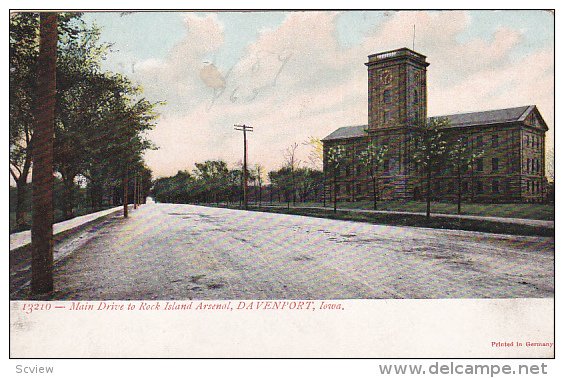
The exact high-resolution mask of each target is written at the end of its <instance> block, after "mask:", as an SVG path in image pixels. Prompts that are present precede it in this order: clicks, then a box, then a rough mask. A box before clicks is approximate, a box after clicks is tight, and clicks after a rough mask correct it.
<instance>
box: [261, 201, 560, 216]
mask: <svg viewBox="0 0 564 378" xmlns="http://www.w3.org/2000/svg"><path fill="white" fill-rule="evenodd" d="M264 204H265V205H268V204H269V203H268V202H265V203H264ZM274 205H279V203H278V202H274ZM280 205H282V206H285V205H286V204H285V203H282V204H280ZM290 206H291V207H294V205H293V204H290ZM310 206H314V207H317V206H323V203H319V202H299V203H298V202H297V203H296V207H310ZM426 206H427V205H426V203H425V202H419V201H405V202H404V201H382V202H378V203H377V210H388V211H408V212H415V213H424V212H425V209H426ZM326 207H327V208H332V207H333V203H330V202H327V203H326ZM337 208H338V209H368V210H371V209H373V204H372V202H370V201H358V202H338V203H337ZM431 213H441V214H456V213H457V206H456V204H455V203H445V202H432V203H431ZM462 214H465V215H482V216H490V217H502V218H524V219H540V220H554V204H537V203H500V204H492V203H462Z"/></svg>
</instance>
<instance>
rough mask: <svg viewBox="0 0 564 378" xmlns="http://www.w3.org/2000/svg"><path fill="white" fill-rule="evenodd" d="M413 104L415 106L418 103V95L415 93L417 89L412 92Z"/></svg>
mask: <svg viewBox="0 0 564 378" xmlns="http://www.w3.org/2000/svg"><path fill="white" fill-rule="evenodd" d="M413 103H415V104H418V103H419V93H418V92H417V89H415V90H414V91H413Z"/></svg>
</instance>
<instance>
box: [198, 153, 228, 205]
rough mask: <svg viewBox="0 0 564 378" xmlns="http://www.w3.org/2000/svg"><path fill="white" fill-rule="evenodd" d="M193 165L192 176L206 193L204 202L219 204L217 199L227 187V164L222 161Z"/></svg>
mask: <svg viewBox="0 0 564 378" xmlns="http://www.w3.org/2000/svg"><path fill="white" fill-rule="evenodd" d="M195 165H196V169H195V170H194V176H195V177H196V179H197V180H198V181H199V182H200V185H201V186H202V188H203V189H204V192H205V193H206V196H205V198H204V201H205V202H212V201H213V202H216V203H219V197H220V195H221V193H223V192H224V191H225V188H226V187H227V182H228V173H229V169H228V168H227V163H225V162H224V161H222V160H206V161H205V162H203V163H196V164H195Z"/></svg>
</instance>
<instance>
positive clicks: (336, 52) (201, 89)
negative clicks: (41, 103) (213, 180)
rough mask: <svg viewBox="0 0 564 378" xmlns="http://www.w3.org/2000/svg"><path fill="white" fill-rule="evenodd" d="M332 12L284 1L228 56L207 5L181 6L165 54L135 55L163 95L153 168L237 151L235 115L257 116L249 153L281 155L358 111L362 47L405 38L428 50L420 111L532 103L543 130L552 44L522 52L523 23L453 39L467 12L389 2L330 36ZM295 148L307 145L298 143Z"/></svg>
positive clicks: (394, 44)
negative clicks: (357, 31)
mask: <svg viewBox="0 0 564 378" xmlns="http://www.w3.org/2000/svg"><path fill="white" fill-rule="evenodd" d="M338 18H339V13H337V12H290V13H288V15H287V16H286V18H285V20H284V21H283V22H282V23H281V24H280V25H279V26H278V27H276V28H271V29H264V30H261V31H260V32H259V33H258V37H257V39H256V40H255V41H252V42H251V43H250V44H249V45H248V46H247V48H246V50H245V51H244V53H243V56H242V57H241V58H240V59H239V60H238V61H237V62H236V63H235V64H234V65H233V66H232V67H228V68H227V69H226V68H220V67H218V66H216V65H215V63H214V62H213V59H212V57H213V54H214V53H215V52H217V51H219V50H220V49H224V48H229V46H225V45H224V41H225V38H224V27H223V25H222V24H221V22H220V20H219V19H218V17H217V16H216V15H214V14H209V15H204V16H198V15H194V14H188V15H187V16H186V17H185V25H186V38H184V39H183V40H182V41H181V42H180V43H178V44H177V45H176V46H175V47H174V48H173V49H172V51H171V52H170V54H169V55H168V57H167V58H166V59H164V60H162V61H157V60H151V61H145V62H142V63H140V64H138V65H137V66H136V74H135V75H136V79H137V80H138V81H140V82H141V84H142V85H143V86H144V88H145V89H146V92H147V96H148V97H149V98H152V99H157V100H166V101H167V102H168V105H167V107H166V108H165V109H162V113H163V115H164V119H163V120H162V121H161V122H160V123H159V125H158V126H157V128H156V129H155V130H154V131H153V132H152V134H151V137H152V139H153V140H154V141H155V143H156V144H157V145H159V146H160V150H159V151H152V152H150V153H148V155H147V160H148V163H149V164H150V165H151V166H152V167H153V169H154V171H155V173H156V174H157V175H170V174H174V173H175V172H176V171H177V170H179V169H191V168H192V166H193V163H194V162H195V161H203V160H206V159H210V158H223V159H225V160H226V161H228V162H229V163H231V164H232V165H233V164H234V163H236V162H237V161H239V160H240V159H241V155H242V151H241V150H242V148H241V144H242V140H241V139H242V137H241V135H240V133H237V132H236V131H234V130H233V124H235V123H246V124H249V125H252V126H254V128H255V132H254V133H253V134H251V135H249V145H250V150H249V158H250V161H251V163H253V164H254V163H261V164H263V165H264V166H265V167H266V168H267V169H275V168H277V167H279V166H281V165H282V164H283V157H282V152H283V150H284V149H285V148H286V147H288V146H289V145H291V144H292V143H294V142H298V143H300V142H302V141H305V140H307V139H308V137H309V136H315V137H319V138H323V137H324V136H325V135H327V134H329V133H330V132H331V131H333V130H334V129H336V128H338V127H341V126H346V125H355V124H365V123H366V122H367V75H366V67H365V66H364V64H363V63H364V62H366V61H367V55H370V54H373V53H375V52H379V51H385V50H390V49H395V48H400V47H405V46H407V47H411V43H412V38H413V34H412V33H413V25H414V24H415V25H416V50H417V51H420V52H421V53H423V54H425V55H427V57H428V61H429V62H430V63H431V65H430V67H429V68H428V91H429V92H428V105H429V115H437V114H448V113H453V112H461V111H478V110H487V109H492V108H503V107H512V106H520V105H526V104H537V105H538V106H539V109H540V110H541V112H542V113H543V115H544V116H545V118H546V121H547V122H548V123H549V127H550V128H551V129H552V125H553V120H552V118H553V109H552V104H553V97H554V93H553V80H554V78H553V73H552V72H553V64H552V62H553V53H552V51H548V50H537V51H533V52H532V53H529V54H523V53H519V51H517V48H518V47H519V46H520V44H521V43H522V41H523V31H520V30H517V29H514V28H512V27H511V26H507V25H506V26H500V27H499V28H498V29H497V30H496V31H495V32H494V33H493V34H492V35H491V36H489V38H486V39H480V38H474V39H470V40H465V41H464V42H460V40H461V38H460V36H461V35H462V33H464V32H465V31H467V29H468V28H469V27H470V25H471V23H470V17H469V15H468V13H466V12H458V11H456V12H455V11H453V12H395V13H390V16H389V17H387V18H386V19H385V21H384V22H382V23H381V24H379V25H377V26H375V27H374V28H373V29H372V30H370V31H369V32H368V33H367V34H366V37H365V38H364V40H363V41H362V42H361V43H359V44H357V45H354V46H350V47H343V46H341V45H340V44H339V42H338V35H337V27H336V25H337V21H338ZM300 150H301V151H300V158H301V159H302V160H304V161H305V160H306V156H307V154H308V152H309V151H307V148H306V147H300Z"/></svg>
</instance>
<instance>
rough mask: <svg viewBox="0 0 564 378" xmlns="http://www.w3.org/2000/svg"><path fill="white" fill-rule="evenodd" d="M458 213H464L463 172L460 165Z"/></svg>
mask: <svg viewBox="0 0 564 378" xmlns="http://www.w3.org/2000/svg"><path fill="white" fill-rule="evenodd" d="M457 210H458V214H460V213H462V173H461V172H460V166H459V167H458V204H457Z"/></svg>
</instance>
